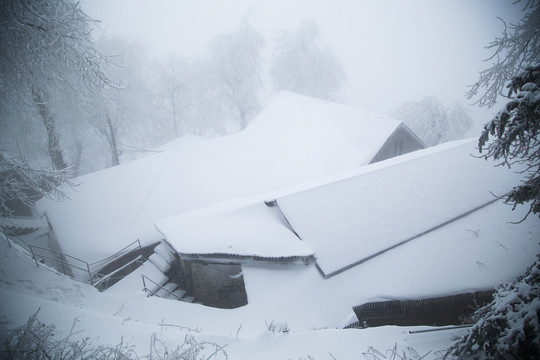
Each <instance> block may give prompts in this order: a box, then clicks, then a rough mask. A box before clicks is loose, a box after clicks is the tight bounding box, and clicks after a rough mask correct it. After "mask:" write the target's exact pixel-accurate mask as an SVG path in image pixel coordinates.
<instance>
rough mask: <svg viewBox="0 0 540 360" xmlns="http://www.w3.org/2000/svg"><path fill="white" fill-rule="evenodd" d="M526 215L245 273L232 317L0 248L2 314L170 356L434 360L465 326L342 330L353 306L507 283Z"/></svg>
mask: <svg viewBox="0 0 540 360" xmlns="http://www.w3.org/2000/svg"><path fill="white" fill-rule="evenodd" d="M526 210H527V209H526V208H525V207H518V208H517V209H516V210H515V212H512V211H511V208H510V207H509V206H507V205H504V204H502V203H501V202H496V203H494V204H492V205H489V206H487V207H485V208H482V209H480V210H479V211H477V212H475V213H473V214H471V215H469V216H466V217H464V218H462V219H460V220H458V221H456V222H453V223H451V224H449V225H447V226H445V227H443V228H440V229H438V230H436V231H433V232H431V233H430V234H427V235H425V236H423V237H421V238H419V239H416V240H414V241H411V242H409V243H407V244H405V245H403V246H400V247H398V248H396V249H394V250H392V251H389V252H387V253H384V254H383V255H381V256H378V257H376V258H374V259H372V260H370V261H367V262H365V263H363V264H361V265H359V266H356V267H354V268H352V269H350V270H348V271H346V272H344V273H341V274H339V275H337V276H334V277H332V278H330V279H327V280H324V279H323V278H322V277H321V276H320V274H319V273H318V271H317V270H316V268H315V266H313V265H310V266H303V265H281V266H275V265H274V266H272V265H270V264H265V265H263V264H258V265H249V266H248V265H243V266H242V272H243V274H244V281H245V284H246V291H247V294H248V301H249V303H248V305H246V306H244V307H241V308H238V309H233V310H224V309H215V308H209V307H205V306H201V305H197V304H188V303H183V302H178V301H174V300H167V299H159V298H147V297H146V296H145V294H144V293H143V292H142V290H141V289H142V281H141V280H140V274H138V273H134V274H132V275H134V277H133V278H131V276H130V277H129V279H128V278H126V279H124V280H123V281H122V282H124V281H126V280H128V281H131V280H133V284H132V286H130V287H125V286H121V285H122V282H120V283H118V284H116V285H115V286H114V287H113V288H114V289H110V290H108V291H106V292H102V293H100V292H99V291H97V290H96V289H95V288H93V287H92V286H90V285H89V284H84V283H79V282H76V281H73V280H70V279H68V278H67V277H65V276H63V275H58V274H55V273H53V272H49V271H47V270H45V269H44V268H43V267H39V268H38V267H36V265H35V263H34V262H33V261H32V260H30V259H28V258H26V257H25V256H23V255H21V254H20V253H17V252H15V250H14V249H13V248H8V246H7V243H6V242H5V241H0V298H1V299H2V304H3V306H2V307H1V308H0V317H1V318H2V320H5V321H7V322H8V324H9V326H16V325H19V324H24V323H25V322H26V320H27V319H28V317H29V316H30V315H32V314H34V313H35V312H36V311H37V310H38V308H39V309H41V310H40V312H39V314H38V318H39V319H40V320H41V321H43V322H45V323H49V324H55V325H56V327H57V330H58V331H59V332H60V335H58V336H59V338H61V337H62V336H67V334H68V333H69V332H70V330H71V327H72V325H73V324H74V322H75V332H76V334H75V338H76V339H79V338H80V339H83V338H86V337H88V338H89V341H90V342H91V343H92V344H95V345H99V344H109V345H113V346H114V345H116V344H118V343H120V341H124V342H125V343H129V344H132V345H134V346H135V350H137V352H138V353H139V354H147V353H148V348H149V343H150V338H151V335H152V334H156V335H157V337H158V338H159V339H160V340H161V341H163V342H164V343H165V344H166V345H167V346H169V348H175V347H176V345H178V344H179V342H181V341H182V340H183V339H184V337H185V336H186V335H193V336H195V338H196V339H197V340H198V341H211V342H216V343H218V344H220V345H222V346H223V345H227V346H226V348H225V349H226V351H227V353H228V355H229V359H255V358H256V359H289V358H290V359H300V358H307V356H308V355H310V356H312V357H314V358H316V359H325V358H332V357H331V356H330V355H329V353H331V354H332V356H334V357H335V358H337V359H363V358H366V359H369V358H371V357H369V356H366V357H363V355H362V353H364V352H366V351H368V349H369V348H370V347H374V348H375V349H377V350H378V351H381V352H383V353H386V350H387V349H391V348H393V347H394V345H395V344H397V346H398V347H399V349H403V350H405V349H406V348H407V347H411V348H413V349H414V350H416V351H417V352H418V353H420V355H424V354H426V353H428V352H431V353H430V354H429V355H428V356H427V357H425V359H437V358H440V355H441V354H440V353H437V351H440V350H444V349H445V348H446V347H447V346H448V345H449V344H450V343H451V339H452V337H453V336H455V335H456V334H462V333H463V330H453V331H437V332H433V333H424V334H409V333H408V331H409V330H420V329H428V328H429V327H425V326H421V327H396V326H385V327H381V328H369V329H366V330H340V329H339V328H340V327H342V326H344V325H345V324H347V323H349V322H350V320H351V319H352V318H353V313H352V306H355V305H360V304H362V303H365V302H368V301H372V300H382V299H410V298H422V297H429V296H441V295H447V294H453V293H458V292H462V291H467V290H475V289H488V288H492V287H493V286H495V285H496V284H498V283H500V282H504V281H512V280H513V279H514V278H515V276H517V275H519V274H520V273H522V272H523V271H524V270H525V269H526V267H527V266H529V265H530V264H531V263H532V262H533V261H534V260H535V254H537V253H538V251H539V250H540V246H539V245H538V239H539V235H540V222H539V220H538V218H537V217H529V218H528V219H527V220H526V221H524V222H523V223H521V224H519V225H515V224H510V223H509V221H516V220H520V219H521V218H522V217H523V215H524V214H525V213H526ZM147 264H148V263H147ZM124 285H125V284H124ZM272 322H273V323H274V324H278V325H279V324H285V323H286V324H287V326H288V327H289V329H290V330H291V332H290V333H289V334H288V335H283V334H273V333H271V332H268V331H267V325H266V324H267V323H272ZM160 324H165V325H164V326H160ZM190 329H191V330H190ZM195 329H197V330H198V332H194V331H193V330H195ZM387 355H388V354H387Z"/></svg>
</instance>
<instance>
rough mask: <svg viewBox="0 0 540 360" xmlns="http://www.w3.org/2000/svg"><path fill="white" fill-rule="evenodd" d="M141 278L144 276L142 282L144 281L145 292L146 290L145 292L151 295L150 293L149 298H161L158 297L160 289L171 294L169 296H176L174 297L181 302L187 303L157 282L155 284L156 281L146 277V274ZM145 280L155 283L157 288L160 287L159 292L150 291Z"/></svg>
mask: <svg viewBox="0 0 540 360" xmlns="http://www.w3.org/2000/svg"><path fill="white" fill-rule="evenodd" d="M141 276H142V281H143V290H144V292H149V293H150V295H148V296H157V297H161V296H158V295H157V292H158V291H159V290H160V289H163V290H165V292H167V293H169V295H172V296H174V297H175V298H177V299H178V300H180V301H185V300H184V299H182V298H181V297H179V296H178V295H176V294H173V293H172V292H171V291H169V290H167V289H165V288H164V287H163V286H161V285H159V284H158V283H157V282H155V281H154V280H152V279H150V278H149V277H148V276H146V275H144V274H141ZM144 279H146V280H148V281H150V282H151V283H153V284H154V285H156V286H157V287H158V290H156V291H152V290H150V289H149V288H147V287H146V282H145V281H144Z"/></svg>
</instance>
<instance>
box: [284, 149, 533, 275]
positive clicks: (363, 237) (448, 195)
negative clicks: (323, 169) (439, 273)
mask: <svg viewBox="0 0 540 360" xmlns="http://www.w3.org/2000/svg"><path fill="white" fill-rule="evenodd" d="M475 153H477V151H476V150H475V147H474V141H472V140H469V141H467V140H465V141H457V142H452V143H447V144H444V145H442V146H439V147H434V148H429V149H425V150H420V151H417V152H414V153H410V154H408V155H404V156H400V157H396V158H393V159H390V160H388V161H383V162H381V163H379V164H373V165H370V166H366V167H364V168H362V169H359V171H358V173H359V174H358V175H356V176H353V177H350V178H348V179H344V180H341V181H334V182H332V183H329V184H327V185H325V186H320V187H316V188H313V189H309V190H305V191H301V192H297V193H295V194H291V195H289V196H285V197H281V198H279V199H278V204H279V206H280V208H281V210H282V211H283V213H284V214H285V216H286V218H287V219H288V220H289V222H290V223H291V225H292V227H293V228H294V229H295V231H296V232H297V233H298V234H299V236H300V238H301V239H302V240H303V241H304V242H306V243H307V245H308V246H310V247H311V248H312V249H313V250H315V252H316V254H317V264H318V265H319V267H320V268H321V270H322V271H323V272H324V273H325V274H326V275H329V274H332V273H334V272H335V271H338V270H340V269H342V268H344V267H346V266H349V265H352V264H354V263H357V262H359V261H361V260H363V259H366V258H368V257H370V256H372V255H374V254H377V253H379V252H380V251H383V250H385V249H388V248H390V247H392V246H394V245H397V244H399V243H401V242H403V241H406V240H408V239H410V238H412V237H414V236H417V235H419V234H422V233H424V232H425V231H428V230H429V229H432V228H434V227H437V226H439V225H441V224H444V223H445V222H447V221H449V220H452V219H454V218H456V217H458V216H460V215H462V214H465V213H467V212H469V211H471V210H473V209H475V208H477V207H479V206H482V205H485V204H487V203H489V202H491V201H494V200H496V199H497V198H496V196H503V195H505V194H506V193H508V192H509V191H510V190H511V189H512V187H513V186H514V185H515V184H518V183H519V181H520V180H521V179H522V177H523V175H522V174H519V173H517V172H516V169H515V168H514V169H512V170H509V169H508V168H505V167H502V166H499V167H496V166H494V165H495V163H494V162H492V161H483V160H481V159H478V158H475V157H473V156H472V154H475Z"/></svg>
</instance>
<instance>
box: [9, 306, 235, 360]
mask: <svg viewBox="0 0 540 360" xmlns="http://www.w3.org/2000/svg"><path fill="white" fill-rule="evenodd" d="M38 311H39V310H38ZM75 323H76V321H75V322H74V325H73V328H72V331H71V332H70V333H69V334H68V335H67V336H66V337H62V338H59V334H58V332H57V331H56V330H55V327H54V325H46V324H43V323H41V322H40V321H39V320H38V319H37V312H36V313H35V314H34V315H32V316H31V317H30V318H29V320H28V321H27V323H26V324H25V325H23V326H20V327H18V328H15V329H8V327H7V326H6V324H3V326H2V327H0V360H23V359H24V360H28V359H31V360H52V359H61V360H136V359H137V360H138V359H158V360H210V359H212V360H222V359H227V353H226V352H225V350H224V349H223V348H224V346H220V345H218V344H215V343H210V342H199V341H197V340H196V339H195V338H194V337H193V336H190V335H188V336H186V337H185V339H184V342H182V343H181V344H180V345H177V346H176V348H175V349H169V348H168V347H167V346H166V345H165V344H164V343H163V342H161V341H160V340H159V339H157V338H156V336H155V335H152V337H151V342H150V354H147V355H146V356H143V357H139V356H138V355H137V353H136V352H135V350H134V349H133V346H130V345H128V344H126V343H124V342H123V341H121V342H120V344H118V345H116V346H108V345H105V346H104V345H100V346H94V345H92V344H91V343H90V342H89V338H84V339H82V340H75V339H74V335H75V333H74V331H73V330H74V328H75Z"/></svg>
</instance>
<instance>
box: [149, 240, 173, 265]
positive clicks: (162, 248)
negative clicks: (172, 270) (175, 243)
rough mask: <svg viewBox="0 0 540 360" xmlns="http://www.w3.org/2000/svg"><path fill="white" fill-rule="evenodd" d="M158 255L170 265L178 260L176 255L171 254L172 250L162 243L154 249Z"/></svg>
mask: <svg viewBox="0 0 540 360" xmlns="http://www.w3.org/2000/svg"><path fill="white" fill-rule="evenodd" d="M154 252H155V253H156V254H159V255H160V256H161V257H162V258H163V259H165V260H166V261H167V262H168V263H169V264H172V263H173V261H174V260H176V257H175V254H174V253H172V252H171V250H170V248H169V247H168V246H167V245H165V244H164V243H160V244H159V245H158V246H156V248H155V249H154Z"/></svg>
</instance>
